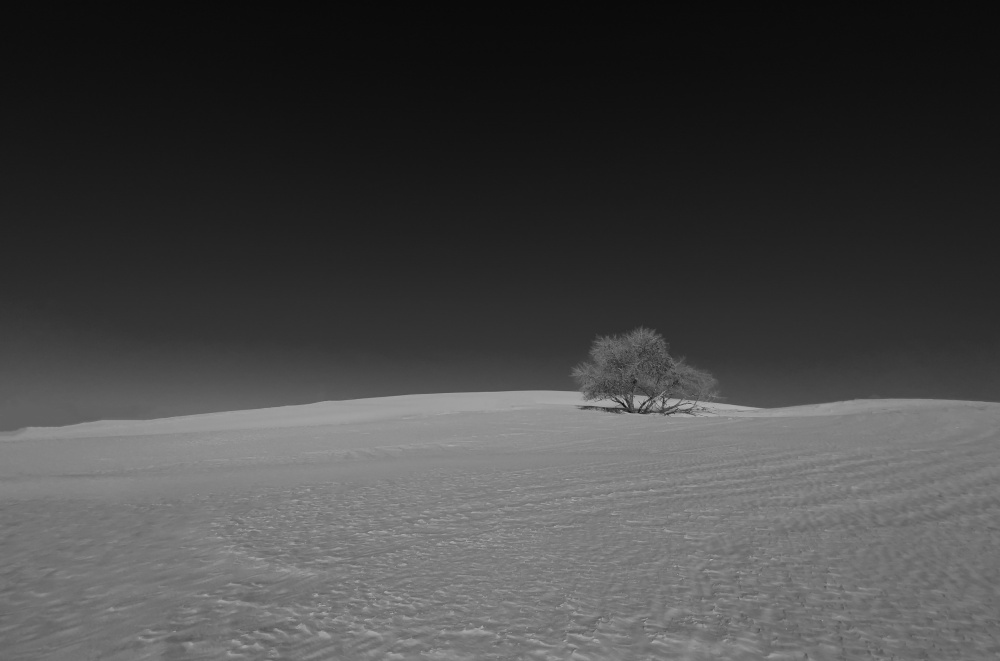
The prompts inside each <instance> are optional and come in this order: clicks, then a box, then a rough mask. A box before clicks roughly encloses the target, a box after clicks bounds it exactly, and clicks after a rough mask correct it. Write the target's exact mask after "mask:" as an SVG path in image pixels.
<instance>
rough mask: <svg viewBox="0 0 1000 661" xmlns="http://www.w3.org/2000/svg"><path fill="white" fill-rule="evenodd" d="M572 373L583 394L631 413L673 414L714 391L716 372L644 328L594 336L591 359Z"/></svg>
mask: <svg viewBox="0 0 1000 661" xmlns="http://www.w3.org/2000/svg"><path fill="white" fill-rule="evenodd" d="M572 375H573V378H574V379H576V381H577V384H578V386H579V388H580V392H582V393H583V396H584V399H586V400H587V401H593V400H602V399H603V400H610V401H613V402H615V403H616V404H618V405H619V406H620V407H621V408H622V409H624V410H625V411H627V412H629V413H652V412H656V413H663V414H669V413H677V412H680V411H686V410H691V409H693V408H694V407H695V406H696V405H697V403H698V402H699V401H710V400H712V399H715V398H716V397H717V396H718V393H717V391H716V388H717V385H718V381H716V379H715V377H713V376H712V375H711V374H709V373H708V372H706V371H704V370H700V369H698V368H696V367H694V366H692V365H689V364H688V363H687V362H685V360H684V358H674V357H673V356H671V355H670V346H669V345H668V344H667V342H666V340H664V339H663V337H662V336H661V335H660V334H659V333H657V332H656V331H654V330H651V329H648V328H643V327H639V328H636V329H635V330H633V331H630V332H628V333H624V334H622V335H609V336H606V337H601V336H598V337H597V339H595V340H594V343H593V344H592V345H591V347H590V361H589V362H584V363H580V364H579V365H577V366H576V367H575V368H574V369H573V372H572ZM671 402H673V403H671Z"/></svg>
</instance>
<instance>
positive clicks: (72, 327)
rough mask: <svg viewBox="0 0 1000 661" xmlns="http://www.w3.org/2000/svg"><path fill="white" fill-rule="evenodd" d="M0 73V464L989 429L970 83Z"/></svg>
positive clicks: (863, 54) (694, 58)
mask: <svg viewBox="0 0 1000 661" xmlns="http://www.w3.org/2000/svg"><path fill="white" fill-rule="evenodd" d="M808 41H809V40H808V39H803V40H799V41H798V42H797V43H795V44H789V45H788V46H787V47H785V48H778V47H771V48H769V49H768V52H766V53H764V52H763V51H760V52H758V51H755V50H754V49H752V48H749V49H745V48H743V47H742V46H741V47H739V48H737V47H732V48H719V47H718V44H712V45H710V46H709V45H704V46H702V47H695V48H691V47H690V44H682V45H676V44H674V45H667V46H664V47H663V48H662V49H660V48H657V47H655V44H654V45H648V44H647V46H648V47H647V48H643V49H638V48H637V49H634V50H629V49H622V48H614V49H610V48H609V49H607V50H603V51H602V49H601V48H599V47H597V46H600V44H597V45H596V46H595V45H591V46H589V47H588V48H586V49H583V48H574V47H572V46H569V45H567V46H560V47H558V48H556V47H547V48H540V47H532V46H529V45H525V44H523V43H522V44H518V45H508V44H504V43H499V42H498V43H493V44H490V45H478V46H477V44H475V43H474V40H466V42H465V43H463V44H462V45H456V46H453V47H445V46H438V47H436V48H431V47H427V46H426V45H425V46H424V47H421V46H419V45H416V44H413V43H410V44H408V45H404V44H400V45H398V47H391V44H389V45H387V44H386V43H385V42H380V43H379V44H378V45H367V46H366V45H364V44H354V45H346V44H339V45H337V46H331V45H330V44H329V43H328V42H327V41H324V40H323V39H321V38H319V37H316V35H303V36H301V38H299V37H296V36H294V35H285V36H284V37H283V38H281V39H278V38H273V39H268V38H260V37H259V36H256V37H253V38H250V37H247V38H238V37H235V36H231V37H229V38H227V39H224V40H220V39H216V40H211V39H204V38H199V37H197V36H191V35H185V36H184V37H183V38H182V37H181V36H179V35H177V34H174V33H170V32H167V31H163V32H156V33H149V34H147V33H144V32H140V33H138V34H135V35H133V36H131V37H130V38H128V39H117V40H111V39H97V38H88V37H79V38H75V39H67V40H61V41H59V43H58V45H54V42H55V40H54V39H48V40H45V39H38V40H32V39H27V38H26V39H24V40H22V41H19V42H17V43H15V44H13V45H11V44H8V45H7V46H6V47H5V48H6V49H7V50H6V51H5V55H6V57H5V62H6V64H4V73H5V75H4V87H5V90H4V93H3V96H4V101H3V109H2V110H0V113H2V115H3V127H4V128H3V134H4V137H3V143H4V144H3V146H2V149H0V168H2V170H0V221H2V227H3V238H2V253H0V255H2V257H0V259H2V263H0V430H11V429H16V428H19V427H23V426H28V425H59V424H70V423H75V422H81V421H85V420H94V419H101V418H147V417H163V416H171V415H183V414H189V413H201V412H207V411H218V410H230V409H239V408H257V407H265V406H280V405H285V404H304V403H309V402H314V401H320V400H328V399H351V398H360V397H373V396H382V395H398V394H407V393H427V392H457V391H484V390H522V389H523V390H528V389H557V390H571V389H573V387H574V385H573V382H572V380H571V379H570V377H569V371H570V369H571V368H572V367H573V365H575V364H576V363H577V362H579V361H581V360H583V359H585V358H586V355H587V351H588V348H589V346H590V342H591V340H592V339H593V338H594V336H595V335H597V334H608V333H617V332H623V331H627V330H630V329H632V328H634V327H636V326H639V325H645V326H648V327H651V328H654V329H656V330H658V331H660V332H661V333H662V334H663V335H664V336H665V337H666V338H667V340H668V341H669V342H670V343H671V346H672V348H673V350H674V352H675V353H677V354H679V355H684V356H687V358H688V359H689V361H690V362H692V363H693V364H695V365H698V366H700V367H703V368H705V369H708V370H709V371H711V372H713V373H714V374H715V375H716V376H717V377H718V378H719V380H720V384H721V389H722V392H723V394H724V395H725V396H726V397H727V401H729V402H731V403H735V404H746V405H756V406H768V407H770V406H786V405H795V404H804V403H812V402H821V401H833V400H840V399H853V398H861V397H869V396H872V395H875V396H881V397H928V398H951V399H973V400H990V401H1000V315H998V312H997V309H998V307H1000V306H998V303H997V301H998V300H1000V297H998V293H1000V292H998V290H1000V286H998V285H1000V277H998V273H1000V269H998V264H1000V260H998V259H997V257H996V251H997V244H996V243H995V240H994V239H990V238H988V237H989V236H990V233H989V232H988V230H989V229H990V228H991V227H992V226H993V225H995V224H996V223H997V221H998V220H1000V159H998V154H1000V129H998V126H1000V122H998V121H997V118H998V117H1000V105H998V104H997V97H996V93H995V91H994V89H993V88H994V87H995V86H996V76H995V70H993V69H992V68H991V66H990V65H989V63H988V62H987V61H985V60H983V59H981V58H979V57H977V56H976V54H975V53H973V52H971V51H968V52H958V51H950V52H948V53H947V54H943V53H942V51H941V49H940V47H939V46H937V45H935V42H934V40H932V39H928V40H921V39H914V40H912V41H911V42H910V43H907V44H905V45H903V46H900V47H899V48H884V49H874V48H873V49H870V50H859V49H858V48H857V44H855V43H852V44H846V45H845V44H839V43H837V42H834V41H827V42H823V43H821V44H818V45H817V44H809V43H807V42H808Z"/></svg>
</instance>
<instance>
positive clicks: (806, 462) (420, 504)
mask: <svg viewBox="0 0 1000 661" xmlns="http://www.w3.org/2000/svg"><path fill="white" fill-rule="evenodd" d="M998 410H1000V407H989V406H983V407H980V408H973V407H966V408H965V409H962V410H960V411H958V412H956V411H955V410H951V409H948V410H943V409H941V408H940V407H938V408H934V407H931V408H929V409H928V410H918V411H916V412H913V411H905V412H899V411H896V412H892V411H888V412H881V413H880V412H878V411H875V412H866V413H864V414H860V415H854V416H851V415H847V416H843V415H842V416H837V417H831V416H828V417H822V416H820V417H810V418H768V419H764V418H760V419H757V418H754V419H733V420H727V419H702V420H697V419H696V420H687V421H679V420H675V421H671V420H663V419H661V418H635V417H627V416H608V415H604V414H600V413H593V412H575V411H573V412H552V411H545V412H531V411H528V412H525V411H519V412H507V413H496V414H467V415H463V416H452V417H449V418H448V419H447V420H445V419H443V418H442V419H439V420H436V421H433V422H427V423H426V424H427V425H430V426H431V427H427V428H422V429H423V431H421V432H420V433H421V434H423V433H424V432H427V433H430V432H429V431H428V429H436V430H437V432H438V433H439V434H440V436H442V437H450V438H455V439H458V438H460V437H461V438H464V439H465V440H464V441H463V442H462V443H463V444H462V448H463V450H462V453H461V454H462V461H461V462H458V463H455V462H449V461H446V460H447V459H450V458H454V457H453V454H451V453H449V452H448V451H446V450H443V449H442V448H445V447H447V446H448V444H447V443H443V444H438V445H434V446H433V447H431V446H429V445H428V446H426V447H425V446H419V444H418V445H414V444H413V439H412V438H411V437H407V436H406V433H407V432H406V428H405V426H404V424H405V423H396V424H397V427H396V428H394V429H396V431H395V432H392V433H396V434H398V435H400V437H401V438H403V437H406V438H407V439H408V442H409V445H407V447H408V448H409V449H407V450H405V451H403V450H398V451H396V454H395V455H394V453H393V451H390V450H385V451H382V452H381V453H380V454H378V453H377V454H376V455H373V456H371V457H367V458H366V457H365V456H361V457H360V458H359V457H357V456H355V457H354V458H353V459H352V460H353V461H356V462H360V463H363V464H365V465H366V466H368V467H369V471H368V473H366V476H365V479H364V480H353V479H351V477H350V475H351V473H350V471H346V472H345V471H344V470H340V469H337V470H334V469H333V468H331V475H332V477H334V478H336V479H326V480H323V479H319V478H318V477H317V476H318V473H317V472H316V471H317V470H319V469H318V468H316V467H315V466H314V467H313V468H314V469H315V470H313V471H311V472H309V471H304V472H302V473H301V475H302V476H303V477H301V478H300V479H289V478H288V477H287V475H286V477H284V478H282V479H281V480H276V481H272V482H266V481H265V482H264V483H263V484H256V485H250V484H241V479H242V478H241V477H240V475H241V474H240V473H239V472H238V471H236V472H232V471H229V472H226V473H225V474H224V476H223V473H219V475H218V477H219V479H220V480H228V481H229V482H228V483H227V484H226V485H224V486H225V487H226V488H224V489H220V490H217V491H215V492H206V493H203V492H197V493H194V494H193V495H186V494H172V495H170V497H162V496H159V495H158V496H156V497H154V498H151V497H149V495H148V494H146V495H145V497H142V498H140V495H142V490H141V487H139V486H135V487H133V491H132V492H128V493H126V494H124V496H123V495H122V494H121V493H117V494H116V497H115V498H97V497H89V498H74V499H68V498H52V497H37V498H27V499H20V500H7V501H3V508H2V510H0V531H2V535H3V536H2V538H0V550H2V553H3V556H2V557H3V559H4V564H3V567H2V568H0V639H2V641H3V650H4V658H5V659H10V660H12V661H13V660H20V659H67V660H68V659H73V660H83V659H227V658H228V659H302V660H306V659H314V660H318V659H571V658H572V659H719V658H725V659H803V658H809V659H996V658H998V657H1000V550H998V549H1000V437H998V431H997V430H998V429H1000V425H998V422H1000V412H998ZM314 431H315V430H313V431H312V432H310V433H313V432H314ZM386 433H389V432H386ZM143 442H149V439H144V441H143ZM397 445H399V446H400V447H401V446H402V445H404V444H403V443H399V444H397ZM421 447H424V449H425V450H426V452H427V453H428V454H427V455H426V456H425V457H424V460H423V462H422V463H420V462H416V458H419V457H421V456H424V455H421V449H420V448H421ZM393 456H396V457H397V458H395V459H393V458H392V457H393ZM387 457H388V458H387ZM216 459H218V457H216ZM239 459H240V458H239V457H236V456H234V457H233V461H234V462H237V463H239ZM297 460H302V461H305V459H304V458H302V457H299V459H295V456H293V455H290V456H289V457H285V458H284V459H283V460H282V462H279V463H282V464H283V465H284V464H287V463H288V462H292V463H294V462H295V461H297ZM344 460H345V457H344V456H343V455H338V458H337V462H338V466H343V462H344ZM411 460H413V461H412V462H411ZM276 461H277V460H276ZM373 462H374V463H373ZM379 462H383V463H384V465H390V464H392V465H395V466H396V468H398V464H399V463H400V462H403V463H406V465H408V466H411V467H412V469H411V470H396V469H393V470H389V469H385V470H384V471H383V470H382V469H380V468H378V467H377V466H381V465H383V463H379ZM414 462H415V463H414ZM265 463H266V462H265ZM240 465H243V464H240ZM275 465H277V464H275ZM303 465H305V464H303ZM372 466H376V467H375V468H372ZM151 470H152V469H151ZM159 470H160V472H161V473H162V469H159ZM205 470H208V471H211V470H212V469H211V468H206V469H205ZM334 473H335V474H334ZM254 475H259V474H258V473H254ZM805 655H808V657H806V656H805Z"/></svg>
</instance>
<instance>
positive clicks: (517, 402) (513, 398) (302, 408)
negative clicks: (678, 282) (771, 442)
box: [12, 390, 753, 438]
mask: <svg viewBox="0 0 1000 661" xmlns="http://www.w3.org/2000/svg"><path fill="white" fill-rule="evenodd" d="M602 404H603V405H607V406H611V403H610V402H603V403H602V402H584V401H583V398H582V396H581V395H580V393H578V392H575V391H563V390H514V391H504V392H462V393H441V394H428V395H399V396H395V397H372V398H368V399H348V400H342V401H331V402H317V403H315V404H302V405H297V406H278V407H274V408H266V409H252V410H247V411H226V412H222V413H203V414H199V415H187V416H179V417H174V418H160V419H157V420H101V421H98V422H85V423H82V424H77V425H68V426H65V427H29V428H27V429H24V430H21V431H18V432H15V434H12V436H14V435H16V436H17V437H18V438H69V437H92V436H145V435H148V434H165V433H189V432H206V431H223V430H235V429H257V428H260V429H269V428H275V427H309V426H317V425H336V424H343V423H349V422H362V421H366V420H389V419H393V418H401V417H406V416H414V415H440V414H445V413H459V412H464V411H502V410H511V409H518V408H533V407H541V408H546V407H566V406H583V405H602ZM706 406H708V407H709V408H710V409H711V410H712V411H716V412H722V411H725V412H729V411H749V410H753V408H752V407H747V406H735V405H732V404H717V403H712V404H708V405H706Z"/></svg>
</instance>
